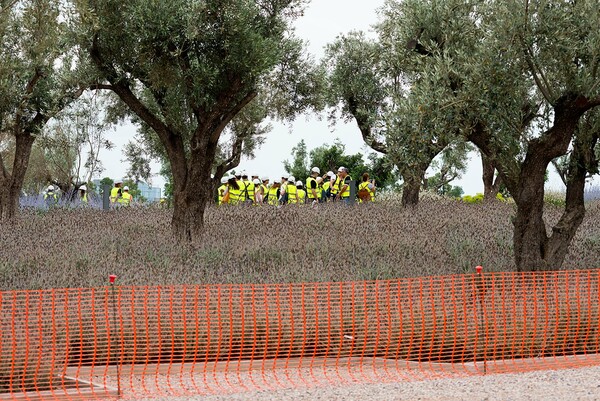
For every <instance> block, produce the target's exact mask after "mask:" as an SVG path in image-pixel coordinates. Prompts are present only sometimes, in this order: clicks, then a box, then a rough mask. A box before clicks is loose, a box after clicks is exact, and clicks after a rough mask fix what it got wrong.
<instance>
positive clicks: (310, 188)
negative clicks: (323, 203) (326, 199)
mask: <svg viewBox="0 0 600 401" xmlns="http://www.w3.org/2000/svg"><path fill="white" fill-rule="evenodd" d="M319 174H321V170H320V169H319V168H318V167H313V168H312V170H310V177H308V178H307V179H306V197H307V198H308V202H312V203H318V202H319V199H320V196H319V193H318V190H317V189H318V187H319V185H318V184H317V178H318V177H319Z"/></svg>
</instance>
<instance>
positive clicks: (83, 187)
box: [79, 185, 87, 191]
mask: <svg viewBox="0 0 600 401" xmlns="http://www.w3.org/2000/svg"><path fill="white" fill-rule="evenodd" d="M79 189H81V190H83V191H87V187H86V186H85V185H82V186H80V187H79Z"/></svg>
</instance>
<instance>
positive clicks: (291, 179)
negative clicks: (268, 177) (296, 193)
mask: <svg viewBox="0 0 600 401" xmlns="http://www.w3.org/2000/svg"><path fill="white" fill-rule="evenodd" d="M287 180H288V181H289V182H296V177H294V176H293V175H290V176H289V177H288V179H287Z"/></svg>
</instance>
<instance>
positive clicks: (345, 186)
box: [338, 167, 352, 203]
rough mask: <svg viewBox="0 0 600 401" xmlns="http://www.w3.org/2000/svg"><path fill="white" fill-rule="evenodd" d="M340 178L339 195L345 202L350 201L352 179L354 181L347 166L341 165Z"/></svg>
mask: <svg viewBox="0 0 600 401" xmlns="http://www.w3.org/2000/svg"><path fill="white" fill-rule="evenodd" d="M338 179H339V191H338V196H339V197H340V199H341V200H342V201H343V202H346V203H348V202H349V200H350V181H352V177H350V176H349V175H348V169H347V168H346V167H340V168H339V169H338Z"/></svg>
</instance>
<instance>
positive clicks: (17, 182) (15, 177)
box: [0, 131, 35, 220]
mask: <svg viewBox="0 0 600 401" xmlns="http://www.w3.org/2000/svg"><path fill="white" fill-rule="evenodd" d="M15 139H16V142H15V157H14V161H13V166H12V171H11V172H8V170H7V168H6V166H5V165H4V161H3V160H2V159H1V158H0V168H1V169H2V170H1V172H2V174H1V175H0V220H7V219H11V218H13V217H15V216H16V215H17V214H18V212H19V196H20V195H21V190H22V188H23V182H24V181H25V174H26V173H27V167H28V166H29V156H30V155H31V148H32V147H33V142H34V141H35V137H34V136H33V135H30V134H29V133H27V132H22V131H21V132H17V135H16V138H15Z"/></svg>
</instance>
